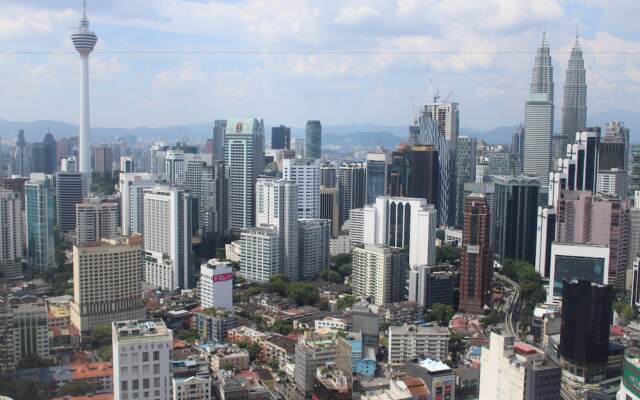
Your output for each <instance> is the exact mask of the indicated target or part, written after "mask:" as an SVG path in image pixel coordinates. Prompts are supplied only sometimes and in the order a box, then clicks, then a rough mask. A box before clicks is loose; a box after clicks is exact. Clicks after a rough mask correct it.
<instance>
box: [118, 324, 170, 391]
mask: <svg viewBox="0 0 640 400" xmlns="http://www.w3.org/2000/svg"><path fill="white" fill-rule="evenodd" d="M111 330H112V336H113V338H112V339H111V343H112V348H113V350H112V353H113V398H114V400H131V399H142V398H153V399H157V400H171V399H172V398H173V396H172V391H171V378H172V372H171V361H172V360H173V332H172V331H171V329H168V328H167V326H166V325H165V323H164V322H163V321H162V320H161V319H154V320H137V321H114V322H113V323H112V325H111ZM131 349H134V350H131Z"/></svg>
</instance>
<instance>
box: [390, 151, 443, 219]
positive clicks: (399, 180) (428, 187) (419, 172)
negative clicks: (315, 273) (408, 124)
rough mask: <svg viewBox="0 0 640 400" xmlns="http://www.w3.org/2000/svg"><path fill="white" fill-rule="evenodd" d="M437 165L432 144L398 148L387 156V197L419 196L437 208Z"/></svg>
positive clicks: (438, 172)
mask: <svg viewBox="0 0 640 400" xmlns="http://www.w3.org/2000/svg"><path fill="white" fill-rule="evenodd" d="M439 188H440V166H439V163H438V152H437V151H436V149H435V146H433V145H424V144H422V145H421V144H416V145H412V146H400V147H399V148H398V150H396V151H394V152H393V153H392V155H391V165H389V167H388V177H387V193H388V194H389V196H398V197H419V198H422V199H425V200H427V203H429V204H433V205H434V206H436V208H437V207H438V201H439V200H440V196H439V194H438V191H439Z"/></svg>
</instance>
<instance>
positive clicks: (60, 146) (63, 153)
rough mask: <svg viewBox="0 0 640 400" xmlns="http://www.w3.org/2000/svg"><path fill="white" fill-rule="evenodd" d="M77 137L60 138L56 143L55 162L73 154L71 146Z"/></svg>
mask: <svg viewBox="0 0 640 400" xmlns="http://www.w3.org/2000/svg"><path fill="white" fill-rule="evenodd" d="M77 139H78V138H77V137H71V138H62V139H60V140H58V142H57V143H56V162H57V164H58V165H59V163H60V161H62V160H63V159H65V158H69V157H72V156H73V148H74V146H75V145H76V141H77Z"/></svg>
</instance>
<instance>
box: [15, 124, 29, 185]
mask: <svg viewBox="0 0 640 400" xmlns="http://www.w3.org/2000/svg"><path fill="white" fill-rule="evenodd" d="M31 156H32V152H31V145H30V144H29V143H27V141H26V140H25V138H24V130H23V129H20V130H19V131H18V139H17V140H16V145H15V146H14V148H13V154H12V156H11V165H10V167H11V168H10V172H11V175H17V176H29V174H30V173H31Z"/></svg>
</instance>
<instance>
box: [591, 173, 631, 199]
mask: <svg viewBox="0 0 640 400" xmlns="http://www.w3.org/2000/svg"><path fill="white" fill-rule="evenodd" d="M596 188H597V189H596V190H597V192H598V193H605V194H614V195H617V196H618V197H620V198H621V199H624V198H626V197H627V191H628V190H629V175H628V174H627V171H625V170H619V169H617V168H614V169H611V170H607V171H598V181H597V184H596Z"/></svg>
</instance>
